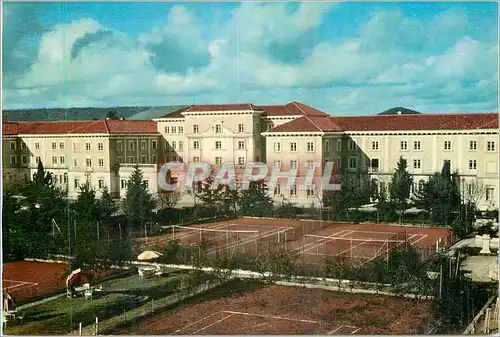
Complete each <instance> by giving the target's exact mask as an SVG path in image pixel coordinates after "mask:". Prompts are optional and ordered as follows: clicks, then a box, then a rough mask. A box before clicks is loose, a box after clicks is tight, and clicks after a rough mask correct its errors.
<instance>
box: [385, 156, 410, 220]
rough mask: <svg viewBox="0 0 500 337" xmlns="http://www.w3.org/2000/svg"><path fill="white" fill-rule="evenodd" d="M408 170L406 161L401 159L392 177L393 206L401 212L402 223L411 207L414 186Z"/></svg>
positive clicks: (391, 195)
mask: <svg viewBox="0 0 500 337" xmlns="http://www.w3.org/2000/svg"><path fill="white" fill-rule="evenodd" d="M407 168H408V166H407V161H406V159H404V158H403V157H399V161H398V164H397V167H396V171H395V172H394V174H393V175H392V180H391V184H390V187H389V193H390V200H391V204H392V205H393V206H394V208H395V209H396V210H397V211H399V221H400V222H401V221H402V218H403V216H404V212H405V211H406V210H407V209H408V207H409V202H410V193H411V186H412V185H413V177H412V176H411V174H410V173H409V172H408V170H407Z"/></svg>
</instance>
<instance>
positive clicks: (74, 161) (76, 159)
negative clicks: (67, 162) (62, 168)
mask: <svg viewBox="0 0 500 337" xmlns="http://www.w3.org/2000/svg"><path fill="white" fill-rule="evenodd" d="M73 166H75V167H78V158H73Z"/></svg>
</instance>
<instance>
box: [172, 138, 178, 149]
mask: <svg viewBox="0 0 500 337" xmlns="http://www.w3.org/2000/svg"><path fill="white" fill-rule="evenodd" d="M172 149H174V150H177V142H176V141H175V140H174V141H173V142H172Z"/></svg>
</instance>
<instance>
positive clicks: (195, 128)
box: [193, 124, 200, 133]
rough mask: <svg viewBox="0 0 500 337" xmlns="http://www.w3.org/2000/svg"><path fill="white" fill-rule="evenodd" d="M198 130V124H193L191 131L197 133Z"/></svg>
mask: <svg viewBox="0 0 500 337" xmlns="http://www.w3.org/2000/svg"><path fill="white" fill-rule="evenodd" d="M199 130H200V129H199V127H198V124H195V125H193V133H198V132H199Z"/></svg>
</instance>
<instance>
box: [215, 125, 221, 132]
mask: <svg viewBox="0 0 500 337" xmlns="http://www.w3.org/2000/svg"><path fill="white" fill-rule="evenodd" d="M215 133H222V125H220V124H216V125H215Z"/></svg>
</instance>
